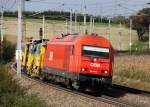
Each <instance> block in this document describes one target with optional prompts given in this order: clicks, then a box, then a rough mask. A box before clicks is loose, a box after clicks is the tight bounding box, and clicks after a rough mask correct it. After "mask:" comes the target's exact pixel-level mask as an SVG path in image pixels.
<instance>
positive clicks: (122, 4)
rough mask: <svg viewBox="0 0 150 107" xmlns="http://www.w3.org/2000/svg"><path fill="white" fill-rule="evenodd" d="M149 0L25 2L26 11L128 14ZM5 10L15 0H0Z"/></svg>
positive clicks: (131, 13) (139, 8)
mask: <svg viewBox="0 0 150 107" xmlns="http://www.w3.org/2000/svg"><path fill="white" fill-rule="evenodd" d="M149 2H150V0H31V1H29V2H26V3H25V4H26V5H25V9H26V10H27V11H45V10H57V11H70V10H71V9H72V10H73V11H76V12H79V13H87V14H92V15H101V16H107V17H112V16H129V15H134V14H136V13H137V12H138V11H139V10H141V9H142V8H144V7H150V5H148V4H147V3H149ZM2 5H3V6H4V7H5V10H13V11H14V10H17V0H0V6H2Z"/></svg>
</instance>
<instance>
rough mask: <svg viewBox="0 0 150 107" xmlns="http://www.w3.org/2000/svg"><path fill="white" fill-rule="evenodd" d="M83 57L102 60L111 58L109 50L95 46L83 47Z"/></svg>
mask: <svg viewBox="0 0 150 107" xmlns="http://www.w3.org/2000/svg"><path fill="white" fill-rule="evenodd" d="M82 55H83V56H93V57H100V58H105V59H107V58H109V48H101V47H94V46H83V47H82Z"/></svg>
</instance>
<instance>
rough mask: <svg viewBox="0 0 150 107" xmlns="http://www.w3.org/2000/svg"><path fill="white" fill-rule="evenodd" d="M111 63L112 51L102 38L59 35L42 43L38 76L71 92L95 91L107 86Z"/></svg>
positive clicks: (110, 74) (109, 81)
mask: <svg viewBox="0 0 150 107" xmlns="http://www.w3.org/2000/svg"><path fill="white" fill-rule="evenodd" d="M113 62H114V50H113V48H112V45H111V43H110V42H109V41H108V40H107V39H106V38H104V37H100V36H97V35H94V34H93V35H88V34H84V35H80V36H77V35H61V36H60V37H55V38H53V39H51V40H49V41H48V42H47V43H46V48H45V53H44V58H43V61H42V63H41V66H40V71H39V76H40V78H41V79H44V78H45V79H48V80H52V81H55V82H61V83H64V84H66V85H67V86H69V87H72V88H75V89H82V90H96V91H97V90H101V89H102V88H103V87H104V86H107V85H111V83H112V73H113ZM34 68H36V67H34ZM32 70H34V69H32Z"/></svg>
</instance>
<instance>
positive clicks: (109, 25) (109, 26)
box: [108, 18, 111, 40]
mask: <svg viewBox="0 0 150 107" xmlns="http://www.w3.org/2000/svg"><path fill="white" fill-rule="evenodd" d="M110 28H111V20H110V18H109V24H108V36H109V40H110Z"/></svg>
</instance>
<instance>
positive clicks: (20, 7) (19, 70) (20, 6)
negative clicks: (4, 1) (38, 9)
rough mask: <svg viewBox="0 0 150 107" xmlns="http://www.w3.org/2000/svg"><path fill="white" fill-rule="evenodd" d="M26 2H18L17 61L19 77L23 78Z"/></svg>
mask: <svg viewBox="0 0 150 107" xmlns="http://www.w3.org/2000/svg"><path fill="white" fill-rule="evenodd" d="M23 1H24V0H18V41H17V50H16V59H17V76H18V77H21V41H22V35H23V32H22V29H23V27H22V6H23V3H24V2H23Z"/></svg>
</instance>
